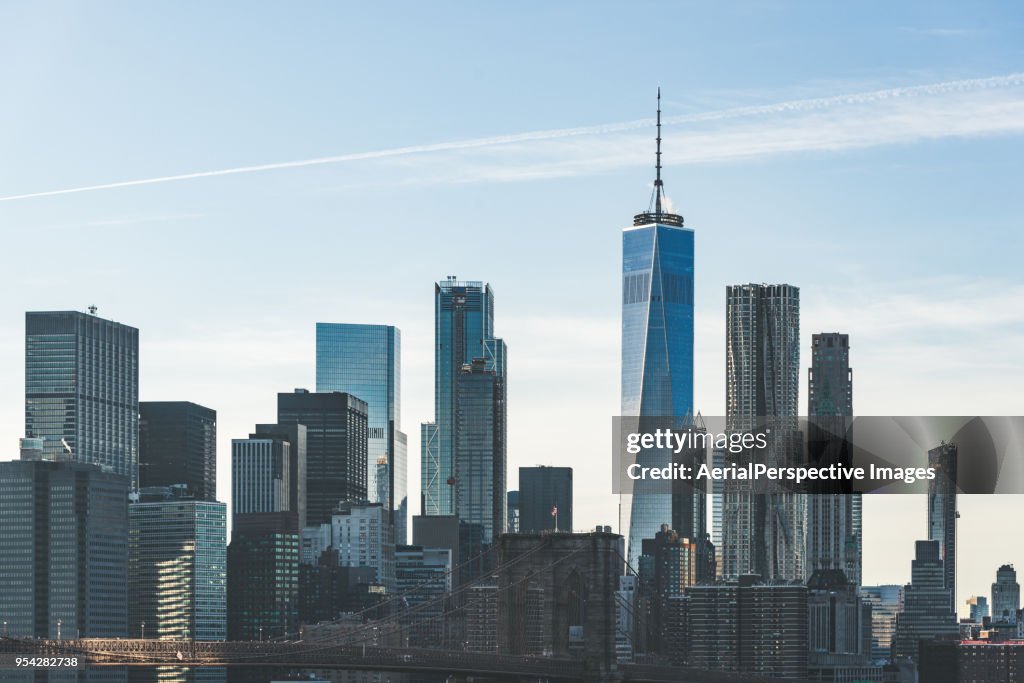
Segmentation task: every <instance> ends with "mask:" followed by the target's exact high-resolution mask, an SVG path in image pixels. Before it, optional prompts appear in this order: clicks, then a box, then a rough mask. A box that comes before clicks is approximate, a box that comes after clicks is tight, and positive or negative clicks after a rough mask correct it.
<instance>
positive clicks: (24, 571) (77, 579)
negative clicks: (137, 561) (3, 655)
mask: <svg viewBox="0 0 1024 683" xmlns="http://www.w3.org/2000/svg"><path fill="white" fill-rule="evenodd" d="M0 519H2V520H3V533H0V614H2V615H3V619H4V621H6V622H7V632H8V634H9V635H11V636H25V637H38V638H76V637H82V638H115V637H125V636H127V635H128V610H127V604H126V601H125V584H126V583H127V575H128V551H127V547H126V546H125V539H126V538H127V537H128V479H127V478H126V477H122V476H120V475H117V474H113V473H108V472H103V471H101V470H100V468H98V467H93V466H88V465H82V464H78V463H55V462H46V461H17V462H2V463H0Z"/></svg>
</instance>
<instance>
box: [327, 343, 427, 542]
mask: <svg viewBox="0 0 1024 683" xmlns="http://www.w3.org/2000/svg"><path fill="white" fill-rule="evenodd" d="M401 375H402V335H401V332H400V331H399V330H398V328H397V327H393V326H391V325H354V324H341V323H317V324H316V390H317V392H318V393H326V392H332V391H342V392H345V393H348V394H352V395H353V396H356V397H358V398H360V399H362V400H363V401H366V408H367V428H368V430H369V437H368V439H367V481H366V491H367V494H368V499H369V500H370V501H371V502H377V503H383V504H384V507H385V508H386V509H387V510H388V511H389V513H390V515H391V517H392V522H393V523H394V525H395V541H396V542H397V543H399V544H404V543H405V542H406V527H407V525H408V519H407V518H408V513H409V500H408V494H407V492H406V478H407V468H408V465H407V460H408V454H407V450H408V440H407V438H406V435H405V433H404V432H403V431H402V378H401ZM381 465H383V468H381V467H380V466H381ZM381 470H382V471H381ZM378 471H381V473H382V474H383V475H384V476H383V478H382V477H379V476H378Z"/></svg>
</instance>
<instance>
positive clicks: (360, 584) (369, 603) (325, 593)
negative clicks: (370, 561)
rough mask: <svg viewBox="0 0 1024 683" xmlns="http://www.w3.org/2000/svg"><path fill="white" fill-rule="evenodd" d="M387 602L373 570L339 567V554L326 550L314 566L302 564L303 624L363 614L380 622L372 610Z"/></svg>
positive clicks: (300, 575) (301, 599)
mask: <svg viewBox="0 0 1024 683" xmlns="http://www.w3.org/2000/svg"><path fill="white" fill-rule="evenodd" d="M385 599H386V596H385V591H384V586H382V585H381V584H379V583H377V572H376V570H375V569H374V568H373V567H345V566H342V565H340V564H338V551H337V550H334V549H333V548H331V549H328V550H326V551H325V552H324V553H323V554H321V555H320V557H319V559H318V560H317V562H315V563H313V564H303V563H300V564H299V621H300V622H301V623H303V624H317V623H319V622H325V621H334V620H336V619H339V618H343V617H344V616H345V615H346V614H348V615H353V614H357V613H361V614H360V617H362V616H364V615H365V616H366V617H368V618H372V619H379V618H381V617H382V616H383V615H382V614H380V613H379V612H378V611H377V610H374V609H373V608H374V607H375V606H377V605H379V604H380V603H382V602H383V601H384V600H385Z"/></svg>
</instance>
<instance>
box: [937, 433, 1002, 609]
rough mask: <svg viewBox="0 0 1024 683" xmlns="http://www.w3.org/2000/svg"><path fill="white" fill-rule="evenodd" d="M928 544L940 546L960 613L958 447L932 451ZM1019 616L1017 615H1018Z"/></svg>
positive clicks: (945, 583) (951, 597) (946, 582)
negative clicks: (957, 573) (957, 561)
mask: <svg viewBox="0 0 1024 683" xmlns="http://www.w3.org/2000/svg"><path fill="white" fill-rule="evenodd" d="M928 466H929V467H931V468H933V469H934V470H935V478H934V479H929V480H928V540H930V541H938V542H939V557H940V558H941V559H942V572H943V586H945V588H946V590H947V591H949V609H950V610H951V611H952V612H953V613H954V614H955V613H956V520H957V519H958V518H959V517H960V513H959V512H957V510H956V481H957V447H956V444H952V443H943V444H942V445H940V446H938V447H937V448H933V449H931V450H930V451H928ZM1015 613H1016V611H1015Z"/></svg>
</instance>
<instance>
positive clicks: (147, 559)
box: [128, 486, 227, 640]
mask: <svg viewBox="0 0 1024 683" xmlns="http://www.w3.org/2000/svg"><path fill="white" fill-rule="evenodd" d="M187 491H188V489H186V488H184V487H182V486H176V487H171V486H167V487H162V486H157V487H150V488H143V489H141V490H140V492H139V494H140V500H139V501H138V502H135V503H132V504H130V505H129V506H128V520H129V536H128V595H129V598H130V599H129V607H128V633H129V635H130V636H131V637H146V638H157V639H167V640H224V639H225V638H226V637H227V506H226V505H225V504H224V503H219V502H217V501H210V500H197V499H195V498H192V497H191V496H189V495H187V493H186V492H187Z"/></svg>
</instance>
